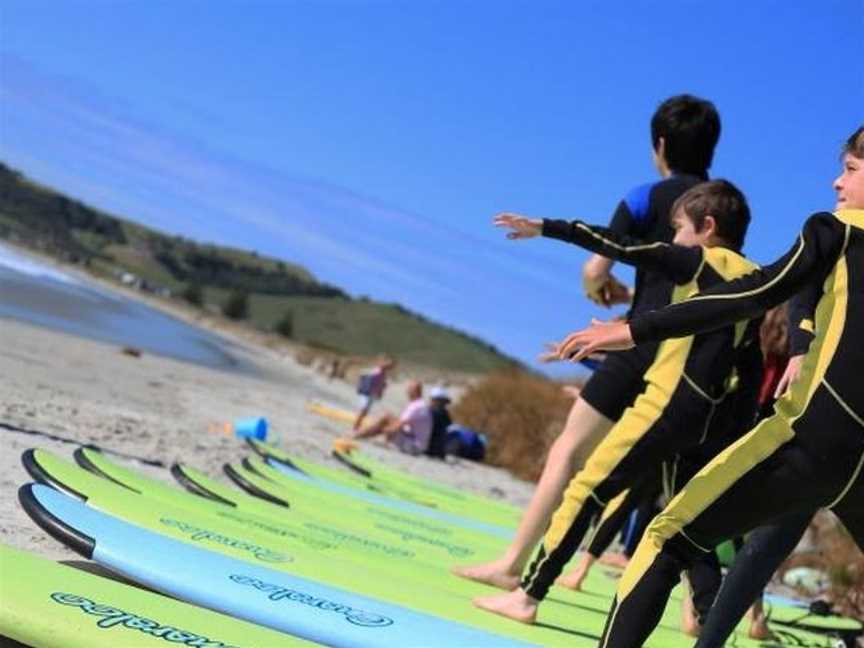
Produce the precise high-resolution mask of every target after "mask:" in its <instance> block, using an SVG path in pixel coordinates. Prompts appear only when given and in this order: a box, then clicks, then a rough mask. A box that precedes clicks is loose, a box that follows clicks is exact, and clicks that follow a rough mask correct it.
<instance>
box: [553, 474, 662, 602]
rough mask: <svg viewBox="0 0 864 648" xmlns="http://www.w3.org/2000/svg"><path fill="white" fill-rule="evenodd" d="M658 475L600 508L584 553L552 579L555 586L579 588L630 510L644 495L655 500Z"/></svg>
mask: <svg viewBox="0 0 864 648" xmlns="http://www.w3.org/2000/svg"><path fill="white" fill-rule="evenodd" d="M659 486H660V477H659V475H657V476H656V477H654V478H652V479H650V480H645V481H644V482H643V484H642V485H639V486H634V487H633V488H630V489H628V490H626V491H624V492H622V493H621V494H620V495H618V496H617V497H615V499H613V500H612V501H611V502H609V505H608V506H607V507H606V508H605V509H603V515H602V516H601V517H600V521H599V522H597V524H596V525H595V527H594V529H593V530H592V531H591V535H590V537H589V540H588V546H587V548H586V549H585V553H584V554H583V555H582V558H581V559H580V561H579V564H578V565H577V566H576V567H575V568H574V569H573V570H571V571H570V572H568V573H566V574H564V575H563V576H561V577H560V578H559V579H558V580H556V581H555V584H556V585H560V586H561V587H566V588H568V589H572V590H579V589H580V588H581V587H582V582H583V581H584V580H585V578H586V576H587V575H588V572H589V571H590V569H591V566H592V565H593V564H594V563H595V562H596V561H597V560H598V559H599V558H600V556H602V555H603V553H604V552H605V551H606V549H608V548H609V545H610V544H612V541H613V540H614V539H615V534H617V533H618V532H619V531H620V530H621V527H622V526H623V525H624V524H625V523H626V522H627V520H628V519H629V517H630V515H631V513H632V512H633V511H634V510H636V509H637V508H638V507H639V505H640V504H641V503H642V501H643V500H644V499H646V498H651V499H656V497H657V495H658V493H659Z"/></svg>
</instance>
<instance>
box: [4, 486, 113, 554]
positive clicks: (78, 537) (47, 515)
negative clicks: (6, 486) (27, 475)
mask: <svg viewBox="0 0 864 648" xmlns="http://www.w3.org/2000/svg"><path fill="white" fill-rule="evenodd" d="M34 486H35V484H24V485H23V486H21V487H20V488H19V489H18V501H19V502H20V503H21V508H23V509H24V512H25V513H27V515H29V516H30V519H31V520H33V521H34V522H35V523H36V524H38V525H39V526H40V527H41V528H42V529H43V530H44V531H45V532H46V533H47V534H48V535H50V536H51V537H52V538H54V539H55V540H58V541H59V542H61V543H62V544H64V545H66V546H67V547H69V548H70V549H72V550H73V551H75V552H76V553H79V554H81V555H82V556H84V557H85V558H92V557H93V550H94V549H95V548H96V540H95V539H94V538H91V537H90V536H88V535H87V534H85V533H83V532H81V531H79V530H78V529H76V528H75V527H73V526H72V525H70V524H68V523H66V522H64V521H63V520H61V519H60V518H58V517H57V516H55V515H54V514H53V513H51V511H49V510H48V509H46V508H45V507H44V506H43V505H42V502H40V501H39V499H38V498H37V497H36V494H35V493H34V492H33V487H34Z"/></svg>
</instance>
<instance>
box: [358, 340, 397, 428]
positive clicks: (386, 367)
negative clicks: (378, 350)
mask: <svg viewBox="0 0 864 648" xmlns="http://www.w3.org/2000/svg"><path fill="white" fill-rule="evenodd" d="M395 366H396V361H395V360H394V359H393V358H391V357H389V356H382V357H381V358H380V359H379V360H378V363H377V364H376V365H375V368H374V369H372V370H371V371H369V372H368V373H364V374H363V375H362V376H360V381H359V382H358V384H357V393H358V394H359V395H360V411H359V412H357V418H355V419H354V426H353V429H354V430H355V431H356V430H359V429H360V427H361V426H362V425H363V419H364V418H366V415H367V414H369V410H370V409H372V403H374V402H375V401H376V400H381V398H382V397H383V396H384V390H385V389H387V374H388V373H389V372H391V371H393V368H394V367H395Z"/></svg>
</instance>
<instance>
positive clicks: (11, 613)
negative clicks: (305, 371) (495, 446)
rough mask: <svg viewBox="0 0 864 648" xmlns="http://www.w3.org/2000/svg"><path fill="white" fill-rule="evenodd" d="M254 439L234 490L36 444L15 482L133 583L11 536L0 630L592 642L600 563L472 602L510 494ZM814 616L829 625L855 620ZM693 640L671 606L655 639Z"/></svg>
mask: <svg viewBox="0 0 864 648" xmlns="http://www.w3.org/2000/svg"><path fill="white" fill-rule="evenodd" d="M250 445H251V446H252V449H253V450H255V451H256V453H257V456H255V457H248V458H246V459H244V460H243V461H242V462H239V463H235V464H231V465H228V466H226V470H225V472H226V474H227V476H228V477H229V478H230V480H231V481H232V482H233V483H234V485H235V486H237V487H239V489H238V488H235V487H230V486H227V485H226V484H225V483H223V482H221V481H217V480H215V479H213V478H211V477H209V476H207V475H205V474H204V473H202V472H200V471H197V470H195V469H194V468H192V467H190V466H187V465H175V466H173V467H172V470H171V472H172V474H173V476H174V478H175V480H176V481H177V482H179V484H181V485H182V486H183V488H180V487H177V486H172V485H170V484H169V483H168V482H167V481H162V480H157V479H152V478H149V477H146V476H144V475H142V474H140V473H138V472H135V471H133V470H131V469H129V468H126V467H123V466H120V465H118V464H116V463H114V462H112V461H110V460H109V459H107V458H106V457H105V455H104V454H102V453H100V452H98V451H96V450H93V449H90V448H79V449H78V450H76V451H75V453H74V458H75V463H72V462H69V461H66V460H64V459H62V458H60V457H57V456H55V455H53V454H51V453H49V452H47V451H44V450H28V451H27V452H25V453H24V455H23V457H22V461H23V463H24V466H25V468H26V469H27V471H28V473H29V474H30V475H31V476H32V477H33V479H34V481H35V483H32V484H26V485H24V486H22V487H21V489H20V491H19V499H20V502H21V505H22V507H23V509H24V510H25V511H26V512H27V514H28V515H29V516H30V517H31V518H32V519H33V520H34V521H35V522H36V523H37V524H38V525H39V526H41V527H42V528H43V529H44V530H45V531H46V532H48V533H49V534H50V535H51V536H53V537H54V538H56V539H57V540H59V541H60V542H61V543H63V544H64V545H66V546H67V547H69V548H71V549H73V550H75V551H76V552H78V553H79V554H81V555H82V556H84V557H85V558H87V559H88V560H90V561H92V562H90V563H88V564H90V565H91V568H92V566H99V567H101V568H103V569H105V570H108V573H110V574H112V575H114V576H115V578H116V576H118V575H119V577H121V578H122V579H123V582H121V581H118V580H114V579H109V578H106V577H105V576H104V575H97V574H93V573H90V572H88V571H82V570H81V569H79V568H75V567H70V566H66V565H62V564H58V563H55V562H52V561H48V560H45V559H43V558H40V557H37V556H34V555H31V554H28V553H26V552H22V551H19V550H16V549H12V548H9V547H2V546H0V573H2V575H3V578H2V579H0V635H3V636H6V637H9V638H11V639H13V640H15V641H18V642H21V643H23V644H26V645H32V646H88V647H90V646H93V647H98V646H108V645H111V646H118V645H122V646H127V645H128V646H150V645H157V644H159V645H162V644H164V643H165V642H169V643H179V644H181V645H190V646H209V647H213V648H216V647H219V646H237V647H239V646H265V647H269V646H304V645H316V644H319V645H328V646H478V647H482V646H502V647H503V646H527V645H535V646H537V645H542V646H564V645H567V646H589V645H596V642H597V639H598V638H599V635H600V632H601V631H602V626H603V623H604V621H605V615H606V612H607V610H608V606H609V602H610V600H611V595H612V592H613V590H614V581H613V580H611V579H610V578H609V577H608V576H607V575H605V574H603V573H602V572H598V573H595V574H592V576H591V578H590V579H589V581H588V584H587V587H586V591H585V592H582V593H573V592H557V591H556V592H555V594H554V595H553V596H552V597H551V599H550V600H549V601H547V603H544V606H542V607H541V615H540V618H539V623H538V624H537V625H535V626H524V625H521V624H517V623H513V622H510V621H508V620H506V619H502V618H498V617H493V616H491V615H488V614H486V613H483V612H481V611H479V610H476V609H474V608H472V607H471V606H470V604H469V603H468V600H469V598H470V597H471V596H474V595H477V594H480V593H483V592H484V590H483V588H482V586H480V585H477V584H474V583H469V582H466V581H463V580H461V579H457V578H455V577H453V576H451V575H450V574H449V573H448V567H449V566H450V565H452V564H454V563H456V562H467V561H477V560H484V559H488V558H491V557H492V556H494V555H496V554H497V553H498V552H499V551H500V550H501V548H502V547H503V546H504V544H506V542H507V541H508V539H509V537H510V533H511V532H512V528H513V526H514V525H515V521H516V520H517V519H518V515H519V511H518V510H516V509H515V508H513V507H510V506H508V505H506V504H503V503H501V502H496V501H494V500H490V499H487V498H483V497H480V496H477V495H473V494H469V493H466V492H463V491H460V490H456V489H451V488H448V487H445V486H441V485H439V484H435V483H431V482H428V481H425V480H422V479H419V478H415V477H412V476H410V475H407V474H405V473H400V472H398V471H394V470H392V469H388V468H387V467H386V466H382V465H380V464H376V463H375V462H373V461H371V460H370V459H368V458H363V457H362V455H352V456H341V460H342V462H343V463H344V467H329V466H324V465H319V464H315V463H312V462H306V461H302V460H299V459H297V458H295V457H292V456H289V455H287V454H285V453H283V452H281V451H279V450H277V449H275V448H273V447H270V446H266V445H264V444H261V443H257V442H250ZM349 468H350V469H349ZM157 592H158V593H157ZM165 594H167V595H168V596H164V595H165ZM777 615H780V617H782V616H783V615H786V618H787V620H791V619H792V618H793V617H800V616H802V610H801V609H800V608H796V607H794V606H777V607H776V608H775V620H776V621H778V623H779V622H782V621H783V619H782V618H779V617H778V616H777ZM819 622H820V623H822V624H823V625H827V626H828V627H830V628H831V630H832V633H833V634H834V635H835V636H836V635H838V634H841V633H843V632H845V633H847V634H850V635H851V633H853V632H855V631H860V628H861V626H860V624H859V623H858V622H855V621H853V620H851V619H841V618H838V617H833V618H831V619H830V620H829V621H826V620H820V621H819ZM813 623H814V624H817V621H816V620H814V621H813ZM775 628H776V629H777V630H779V631H780V632H779V634H780V637H781V640H782V638H783V637H784V636H785V637H786V638H787V639H789V641H791V642H793V643H789V644H785V645H799V646H831V645H836V644H833V643H832V642H833V641H834V640H835V639H834V638H832V636H830V635H829V634H825V633H822V632H819V627H818V625H813V626H812V627H811V628H810V629H809V630H803V629H800V628H791V627H787V628H782V627H780V626H779V625H778V626H775ZM691 644H692V640H688V639H687V638H685V637H684V636H683V635H681V634H680V633H678V632H677V610H676V609H675V606H670V608H669V609H667V612H666V615H665V616H664V620H663V622H661V625H660V627H659V628H658V629H657V631H656V632H655V633H654V635H652V637H651V639H650V640H649V645H651V646H656V647H660V646H663V647H667V646H669V647H675V646H685V645H691ZM735 645H737V646H748V645H750V646H756V645H759V644H757V643H756V642H752V641H749V640H747V639H746V638H745V637H744V636H742V635H736V644H735ZM776 645H784V644H776Z"/></svg>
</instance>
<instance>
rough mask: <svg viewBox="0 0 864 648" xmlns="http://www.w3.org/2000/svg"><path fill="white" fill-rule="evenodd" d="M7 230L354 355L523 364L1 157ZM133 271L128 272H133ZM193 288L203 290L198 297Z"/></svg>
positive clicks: (2, 219) (1, 217) (74, 259)
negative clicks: (35, 177)
mask: <svg viewBox="0 0 864 648" xmlns="http://www.w3.org/2000/svg"><path fill="white" fill-rule="evenodd" d="M0 238H3V239H6V240H8V241H10V242H12V243H15V244H17V245H22V246H25V247H29V248H31V249H35V250H38V251H40V252H42V253H46V254H48V255H50V256H53V257H55V258H57V259H59V260H61V261H65V262H69V263H75V264H79V265H81V266H83V267H85V268H87V269H88V271H90V272H91V273H93V274H95V275H99V276H102V277H109V278H114V279H116V280H121V279H124V280H125V281H127V282H129V281H132V282H134V283H135V284H136V285H138V286H139V287H141V288H143V289H145V290H148V291H150V292H157V293H161V294H163V295H165V296H169V295H170V296H173V298H174V299H179V298H180V297H179V296H180V295H186V296H187V298H190V299H192V300H193V301H195V300H197V299H198V298H200V301H201V304H200V305H201V306H202V307H204V308H209V309H216V308H219V309H221V308H222V307H223V306H224V304H225V303H226V301H227V300H228V299H229V298H230V297H231V296H234V297H235V298H238V296H242V297H241V299H245V301H246V303H247V304H248V323H249V324H250V325H252V326H255V327H257V328H259V329H262V330H275V329H277V328H279V327H278V325H279V324H280V322H281V324H282V326H281V330H282V332H283V334H286V335H287V336H289V337H291V338H292V339H293V340H294V341H297V342H300V343H305V344H310V345H313V346H318V347H323V348H327V349H331V350H334V351H338V352H341V353H346V354H352V355H373V354H376V353H382V352H383V353H389V354H392V355H394V356H396V357H397V358H399V359H402V360H406V361H410V362H416V363H419V364H424V365H427V366H431V367H438V368H442V369H453V370H459V371H468V372H479V371H488V370H492V369H497V368H501V367H507V366H514V365H517V364H518V363H517V362H516V361H515V360H513V359H512V358H509V357H507V356H504V355H503V354H501V353H500V352H499V351H498V350H497V349H496V348H495V347H493V346H491V345H490V344H487V343H485V342H483V341H482V340H480V339H478V338H476V337H473V336H470V335H467V334H465V333H462V332H460V331H458V330H456V329H453V328H450V327H447V326H442V325H440V324H437V323H435V322H432V321H430V320H428V319H426V318H425V317H423V316H422V315H419V314H417V313H413V312H411V311H409V310H407V309H405V308H403V307H402V306H400V305H398V304H383V303H379V302H374V301H370V300H367V299H365V298H363V299H354V298H352V297H350V296H349V295H348V294H346V293H345V292H344V291H342V290H341V289H339V288H338V287H335V286H331V285H328V284H326V283H322V282H320V281H318V280H316V279H315V277H314V276H313V275H312V274H311V273H310V272H309V271H307V270H306V269H305V268H303V267H301V266H299V265H296V264H292V263H290V262H287V261H283V260H280V259H272V258H267V257H263V256H260V255H258V254H257V253H255V252H246V251H243V250H238V249H235V248H230V247H222V246H217V245H210V244H206V243H199V242H196V241H191V240H188V239H185V238H183V237H180V236H172V235H169V234H165V233H163V232H159V231H156V230H154V229H150V228H148V227H144V226H143V225H140V224H138V223H134V222H132V221H129V220H125V219H122V218H118V217H116V216H113V215H111V214H107V213H105V212H102V211H99V210H97V209H94V208H92V207H89V206H87V205H85V204H84V203H82V202H80V201H78V200H74V199H72V198H69V197H67V196H64V195H62V194H60V193H58V192H56V191H53V190H52V189H50V188H47V187H43V186H41V185H39V184H37V183H34V182H33V181H31V180H29V179H28V178H26V177H25V176H24V175H23V174H21V173H19V172H17V171H15V170H13V169H10V168H9V167H7V166H5V165H3V164H2V163H0ZM124 275H125V277H124ZM193 295H195V296H194V297H193Z"/></svg>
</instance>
